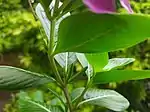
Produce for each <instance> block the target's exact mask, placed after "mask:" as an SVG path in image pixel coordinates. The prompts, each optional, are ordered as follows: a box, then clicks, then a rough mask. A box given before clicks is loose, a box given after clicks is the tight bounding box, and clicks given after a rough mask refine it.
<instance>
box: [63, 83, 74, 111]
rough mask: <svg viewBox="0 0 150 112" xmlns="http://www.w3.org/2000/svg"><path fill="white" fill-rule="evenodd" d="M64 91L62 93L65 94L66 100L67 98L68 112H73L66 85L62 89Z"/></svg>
mask: <svg viewBox="0 0 150 112" xmlns="http://www.w3.org/2000/svg"><path fill="white" fill-rule="evenodd" d="M63 91H64V94H65V97H66V100H67V104H68V107H69V110H70V112H73V106H72V103H71V98H70V96H69V92H68V87H67V85H66V87H65V88H64V89H63Z"/></svg>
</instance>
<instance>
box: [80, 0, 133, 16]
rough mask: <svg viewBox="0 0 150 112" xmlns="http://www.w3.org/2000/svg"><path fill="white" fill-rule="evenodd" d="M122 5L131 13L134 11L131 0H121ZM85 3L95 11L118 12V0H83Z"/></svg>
mask: <svg viewBox="0 0 150 112" xmlns="http://www.w3.org/2000/svg"><path fill="white" fill-rule="evenodd" d="M119 1H120V3H121V5H122V7H124V8H125V9H126V10H127V11H128V12H129V13H133V11H132V9H131V6H130V3H129V0H119ZM83 2H84V4H85V5H87V6H88V7H89V9H90V10H91V11H92V12H95V13H113V12H116V0H83Z"/></svg>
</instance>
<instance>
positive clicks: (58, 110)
mask: <svg viewBox="0 0 150 112" xmlns="http://www.w3.org/2000/svg"><path fill="white" fill-rule="evenodd" d="M51 111H52V112H63V110H62V109H61V108H60V107H59V106H51Z"/></svg>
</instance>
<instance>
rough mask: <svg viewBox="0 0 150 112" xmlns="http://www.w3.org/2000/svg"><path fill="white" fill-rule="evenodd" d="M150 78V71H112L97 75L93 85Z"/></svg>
mask: <svg viewBox="0 0 150 112" xmlns="http://www.w3.org/2000/svg"><path fill="white" fill-rule="evenodd" d="M145 78H150V70H111V71H106V72H99V73H96V75H95V77H94V80H93V83H95V84H101V83H109V82H120V81H127V80H140V79H145Z"/></svg>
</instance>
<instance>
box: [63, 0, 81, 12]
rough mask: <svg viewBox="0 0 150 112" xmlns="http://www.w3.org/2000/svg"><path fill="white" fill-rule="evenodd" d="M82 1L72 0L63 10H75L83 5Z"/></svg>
mask: <svg viewBox="0 0 150 112" xmlns="http://www.w3.org/2000/svg"><path fill="white" fill-rule="evenodd" d="M83 5H84V4H83V1H82V0H72V1H71V2H70V3H69V5H68V6H67V7H66V8H65V9H64V12H70V11H73V10H76V9H78V8H80V7H81V6H83Z"/></svg>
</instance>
